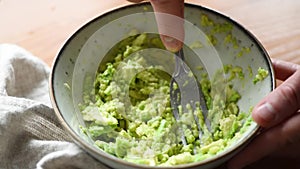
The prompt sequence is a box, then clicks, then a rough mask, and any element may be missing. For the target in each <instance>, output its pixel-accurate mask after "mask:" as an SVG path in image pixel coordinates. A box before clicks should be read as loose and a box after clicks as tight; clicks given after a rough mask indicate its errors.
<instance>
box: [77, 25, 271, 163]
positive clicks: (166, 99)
mask: <svg viewBox="0 0 300 169" xmlns="http://www.w3.org/2000/svg"><path fill="white" fill-rule="evenodd" d="M207 24H209V23H207ZM149 47H152V48H164V47H163V45H162V43H161V41H160V39H159V37H149V36H148V35H147V34H137V35H133V36H131V37H130V38H128V39H126V40H125V41H123V42H121V43H119V44H118V46H117V48H116V49H114V51H112V52H110V55H111V58H114V59H113V60H112V61H110V62H108V63H106V65H105V67H101V68H99V71H98V73H97V76H96V79H95V82H94V90H93V91H92V93H89V94H86V95H85V96H84V98H85V99H84V100H85V102H84V103H83V105H82V106H81V108H82V111H81V112H82V115H83V119H84V121H85V122H86V127H81V129H82V131H84V132H85V133H89V134H90V135H91V136H92V138H93V139H94V140H95V145H96V146H97V147H99V148H100V149H102V150H103V151H105V152H107V153H109V154H112V155H114V156H116V157H118V158H122V159H124V160H126V161H129V162H134V163H138V164H144V165H150V166H172V165H179V164H186V163H192V162H196V161H201V160H205V159H207V158H209V157H211V156H213V155H215V154H218V153H220V152H222V151H224V150H225V149H226V147H228V146H230V145H231V144H232V142H234V141H233V140H235V139H238V138H239V137H240V134H237V133H239V132H242V131H245V128H246V127H247V126H248V125H249V124H250V123H249V121H251V118H249V114H250V113H242V112H240V110H239V107H238V105H237V102H238V101H239V99H240V98H241V96H240V94H239V93H238V92H237V91H236V90H235V89H234V88H233V85H232V83H231V82H232V80H233V79H235V78H243V73H242V70H241V68H240V67H237V66H232V65H226V66H225V67H224V72H225V74H226V75H227V76H223V74H222V73H224V72H223V71H219V72H217V73H216V75H215V78H214V79H212V80H209V79H208V77H207V75H206V74H203V75H202V78H201V81H200V84H201V87H202V90H203V93H204V95H205V99H206V104H207V107H208V108H209V114H208V117H207V118H208V120H209V121H210V123H211V128H210V129H208V128H207V127H206V126H205V125H204V124H205V123H204V120H205V119H204V118H203V115H202V112H201V110H200V108H199V107H198V108H197V109H196V110H191V109H188V110H189V111H190V112H182V114H181V116H182V118H181V121H180V122H177V121H176V120H175V118H174V117H173V114H172V108H171V106H170V93H169V92H170V91H169V90H170V76H168V75H166V74H165V73H164V72H162V71H159V69H158V68H157V67H155V66H153V67H150V68H147V69H145V68H143V63H145V62H147V60H145V59H143V58H142V57H138V56H136V57H135V55H134V53H135V52H136V51H139V50H141V49H145V48H149ZM131 54H133V55H134V57H132V58H130V59H127V57H128V56H129V55H131ZM136 55H138V54H136ZM119 70H122V73H121V74H122V76H121V77H118V76H119V75H118V71H119ZM264 75H265V74H262V75H261V76H262V77H264ZM116 76H117V79H118V81H116V80H115V78H116ZM257 78H258V79H261V77H257ZM126 79H130V82H129V86H126V82H125V81H126ZM214 85H215V86H218V88H216V89H214V88H213V86H214ZM126 90H127V91H128V92H126ZM224 91H225V93H224ZM221 93H222V94H221ZM127 98H129V100H128V99H127ZM193 114H194V115H196V116H197V117H198V119H199V121H200V124H201V131H198V128H197V125H196V124H194V123H192V124H191V121H193V120H192V119H193ZM178 123H181V124H182V125H181V127H182V128H183V129H184V135H185V137H186V139H187V142H188V144H187V145H185V146H184V145H183V144H182V143H181V138H180V137H181V135H182V134H181V133H180V132H179V131H180V129H179V125H178ZM199 135H201V137H200V138H199Z"/></svg>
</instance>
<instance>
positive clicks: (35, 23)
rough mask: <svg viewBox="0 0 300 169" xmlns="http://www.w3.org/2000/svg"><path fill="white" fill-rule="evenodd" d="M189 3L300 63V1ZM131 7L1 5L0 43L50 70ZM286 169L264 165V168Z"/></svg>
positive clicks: (55, 2)
mask: <svg viewBox="0 0 300 169" xmlns="http://www.w3.org/2000/svg"><path fill="white" fill-rule="evenodd" d="M186 1H187V2H192V3H197V4H201V5H203V6H207V7H209V8H212V9H215V10H217V11H220V12H221V13H223V14H225V15H227V16H230V17H231V18H233V19H234V20H236V21H238V22H239V23H241V24H242V25H244V27H246V28H247V29H249V30H250V31H251V32H252V33H253V34H255V35H256V37H257V38H258V39H259V40H260V41H261V42H262V44H263V45H264V46H265V48H266V50H267V51H268V53H269V54H270V56H271V57H272V58H278V59H283V60H286V61H291V62H294V63H298V64H300V57H299V56H300V17H299V12H300V1H299V0H206V1H204V0H186ZM126 4H128V2H126V1H125V0H51V1H50V0H0V25H1V26H0V29H1V31H0V43H14V44H17V45H19V46H21V47H23V48H25V49H27V50H28V51H30V52H32V53H33V54H34V55H35V56H37V57H39V58H41V59H42V60H43V61H45V62H46V63H47V64H48V65H49V66H50V65H51V64H52V61H53V59H54V57H55V55H56V53H57V52H58V50H59V48H60V47H61V45H62V44H63V42H64V41H65V40H66V39H67V38H68V37H69V36H70V35H71V34H72V33H73V32H74V31H75V30H77V29H78V27H79V26H81V25H83V24H84V23H86V22H87V21H89V20H90V19H92V18H94V17H96V16H98V15H100V14H102V13H104V12H105V11H107V10H109V9H111V8H117V7H119V6H123V5H126ZM266 161H267V162H270V161H271V162H272V161H273V160H270V159H269V160H266ZM275 162H276V161H275ZM281 167H283V166H280V165H278V164H277V165H276V167H275V166H272V165H269V164H265V165H264V167H263V168H270V169H271V168H272V169H276V168H281ZM250 168H255V165H254V166H252V167H250ZM257 168H258V167H257ZM259 168H262V167H259ZM284 168H286V167H284Z"/></svg>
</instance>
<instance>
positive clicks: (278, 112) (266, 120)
mask: <svg viewBox="0 0 300 169" xmlns="http://www.w3.org/2000/svg"><path fill="white" fill-rule="evenodd" d="M281 68H282V67H281ZM275 69H276V65H275ZM286 69H290V68H288V67H287V68H286ZM295 71H296V72H294V73H293V74H292V75H291V76H290V77H289V78H288V79H287V80H286V81H284V82H283V83H282V84H281V85H280V86H279V87H277V88H276V89H275V90H274V91H273V92H271V93H270V94H269V95H268V96H267V97H265V98H264V99H263V100H262V101H261V102H260V103H259V104H258V105H257V106H256V107H255V108H254V109H253V112H252V117H253V119H254V120H255V121H256V122H257V123H258V124H259V125H260V126H262V127H265V128H270V127H272V126H275V125H277V124H279V123H281V122H282V121H284V120H285V119H287V118H288V117H290V116H292V115H293V114H294V113H296V112H297V111H298V110H299V108H300V83H299V82H300V69H298V70H295ZM275 72H276V70H275Z"/></svg>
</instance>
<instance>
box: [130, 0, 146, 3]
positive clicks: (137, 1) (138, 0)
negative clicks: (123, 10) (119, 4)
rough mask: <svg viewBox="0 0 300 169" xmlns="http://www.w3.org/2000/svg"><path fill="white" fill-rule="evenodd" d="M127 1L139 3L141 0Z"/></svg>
mask: <svg viewBox="0 0 300 169" xmlns="http://www.w3.org/2000/svg"><path fill="white" fill-rule="evenodd" d="M127 1H129V2H134V3H139V2H142V1H143V0H127Z"/></svg>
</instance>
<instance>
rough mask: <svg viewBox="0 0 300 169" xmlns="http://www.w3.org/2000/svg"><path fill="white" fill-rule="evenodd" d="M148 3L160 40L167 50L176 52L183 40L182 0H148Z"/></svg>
mask: <svg viewBox="0 0 300 169" xmlns="http://www.w3.org/2000/svg"><path fill="white" fill-rule="evenodd" d="M150 3H151V5H152V7H153V9H154V12H155V16H156V21H157V24H158V30H159V33H160V34H161V39H162V42H163V43H164V45H165V47H166V48H167V49H168V50H169V51H172V52H177V51H178V50H179V49H181V47H182V44H183V41H184V28H183V23H184V20H183V15H184V0H150Z"/></svg>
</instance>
